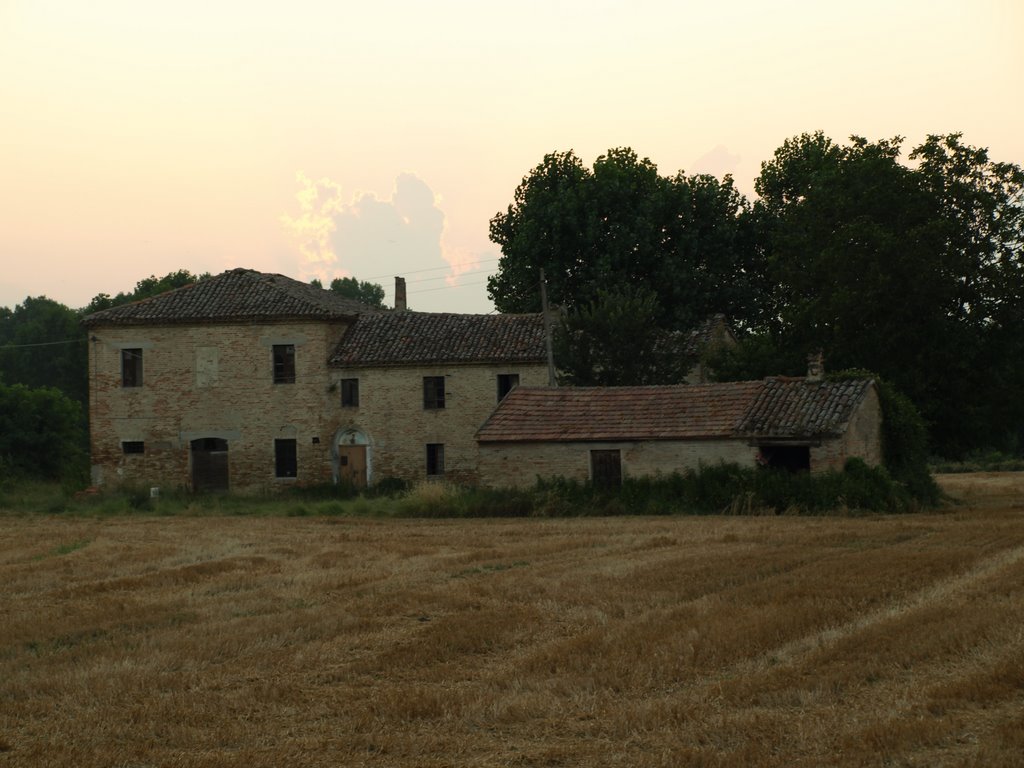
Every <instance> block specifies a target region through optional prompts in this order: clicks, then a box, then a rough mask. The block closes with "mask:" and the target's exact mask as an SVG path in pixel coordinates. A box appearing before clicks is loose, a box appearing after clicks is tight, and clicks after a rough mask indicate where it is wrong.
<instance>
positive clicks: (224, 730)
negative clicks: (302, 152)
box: [0, 475, 1024, 766]
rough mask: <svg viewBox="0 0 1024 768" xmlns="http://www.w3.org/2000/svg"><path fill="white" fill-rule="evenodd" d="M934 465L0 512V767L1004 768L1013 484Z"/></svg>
mask: <svg viewBox="0 0 1024 768" xmlns="http://www.w3.org/2000/svg"><path fill="white" fill-rule="evenodd" d="M1018 478H1021V479H1018ZM942 482H943V486H944V489H945V490H946V491H947V492H949V493H950V494H952V495H953V496H959V497H960V498H961V499H963V502H962V503H961V504H960V505H959V506H957V507H955V508H954V509H952V510H951V511H950V510H947V511H945V512H943V513H941V514H915V515H899V516H864V517H856V518H855V517H843V516H836V517H809V518H808V517H791V516H766V517H765V516H762V517H722V516H704V517H616V518H608V517H592V518H591V517H585V518H572V519H536V518H533V519H489V520H458V519H444V520H436V519H405V518H380V517H369V518H360V517H339V516H331V515H323V514H319V513H317V512H316V510H317V509H318V507H317V506H316V505H317V504H319V503H321V502H316V501H313V500H303V501H301V502H300V501H295V500H291V501H289V502H282V503H285V504H291V505H292V506H302V507H304V508H306V509H307V511H309V512H310V514H308V515H298V514H296V515H295V516H294V517H288V516H286V515H284V514H274V515H263V514H259V515H251V514H242V510H241V509H240V508H235V507H233V506H232V505H233V504H235V502H228V501H227V500H224V501H223V504H224V506H223V507H218V510H217V512H216V513H213V512H210V511H207V512H205V513H197V514H188V515H174V516H164V515H161V514H159V509H158V508H157V509H155V510H153V511H150V512H135V513H133V514H131V515H128V514H114V515H70V516H69V515H50V514H21V515H5V516H4V517H3V519H2V524H3V526H4V536H3V537H0V579H2V581H3V584H4V600H3V602H2V603H0V612H2V620H0V766H8V765H10V766H23V765H24V766H28V765H33V766H34V765H122V766H127V765H132V766H155V765H177V766H263V765H303V766H333V765H367V766H462V765H465V766H623V765H629V766H678V765H683V766H685V765H706V766H748V765H758V766H790V765H795V766H820V765H851V766H860V765H930V766H931V765H936V766H941V765H979V766H980V765H985V766H1000V765H1002V766H1011V765H1019V764H1020V762H1019V758H1020V754H1021V749H1022V748H1024V737H1022V736H1021V734H1022V733H1024V718H1022V715H1021V712H1022V711H1024V676H1022V674H1021V669H1024V663H1022V660H1024V636H1022V635H1021V632H1020V627H1021V626H1022V622H1024V516H1022V514H1021V510H1022V509H1024V476H1021V475H1011V476H995V475H991V476H984V477H978V478H973V479H972V478H971V477H970V476H967V475H958V476H955V477H951V478H943V479H942ZM421 501H422V500H421ZM163 502H164V499H161V500H160V502H159V503H158V505H157V506H158V507H159V504H162V503H163ZM322 503H324V504H330V503H338V502H331V501H324V502H322ZM424 503H426V502H424ZM286 509H287V507H286ZM236 512H238V513H239V514H235V513H236ZM62 551H63V553H62Z"/></svg>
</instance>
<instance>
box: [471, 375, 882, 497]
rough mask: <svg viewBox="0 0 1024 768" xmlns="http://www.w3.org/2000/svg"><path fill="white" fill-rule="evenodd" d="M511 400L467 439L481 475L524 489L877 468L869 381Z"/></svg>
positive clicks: (526, 394) (568, 393)
mask: <svg viewBox="0 0 1024 768" xmlns="http://www.w3.org/2000/svg"><path fill="white" fill-rule="evenodd" d="M816 379H817V377H815V376H810V377H808V378H806V379H805V378H781V377H776V378H768V379H765V380H763V381H744V382H731V383H720V384H698V385H679V386H660V387H612V388H582V387H581V388H562V389H547V388H525V387H523V388H519V389H517V390H515V391H514V392H512V393H510V394H509V396H508V397H507V398H506V399H505V400H503V401H502V402H501V403H500V404H499V405H498V407H497V408H496V409H495V411H494V413H493V414H491V417H490V418H489V419H488V420H487V422H486V423H485V424H484V425H483V426H482V427H481V428H480V430H479V431H478V432H477V435H476V438H477V441H478V443H479V444H480V475H481V478H483V480H484V482H486V483H488V484H490V485H518V486H526V485H531V484H533V483H534V482H535V480H536V479H537V477H550V476H561V477H566V478H572V479H576V480H581V481H587V480H593V481H594V482H596V483H605V484H612V485H614V484H618V483H619V482H620V481H621V478H622V477H623V475H634V476H641V475H655V474H658V473H671V472H674V471H681V470H685V469H688V468H692V469H696V468H698V467H699V466H700V465H701V464H712V463H717V462H719V461H725V462H735V463H737V464H740V465H748V466H756V465H769V466H777V467H784V468H787V469H807V470H810V471H812V472H820V471H824V470H827V469H841V468H842V466H843V464H844V463H845V462H846V460H847V459H848V458H850V457H852V456H856V457H859V458H862V459H864V460H865V461H866V462H868V463H869V464H872V465H877V464H879V463H881V460H882V455H881V440H880V424H881V415H880V409H879V403H878V392H877V388H876V386H875V384H874V382H873V381H871V380H868V379H854V380H843V381H822V380H820V379H817V380H816Z"/></svg>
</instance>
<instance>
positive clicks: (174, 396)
mask: <svg viewBox="0 0 1024 768" xmlns="http://www.w3.org/2000/svg"><path fill="white" fill-rule="evenodd" d="M344 328H345V326H344V324H343V323H321V322H317V323H301V322H299V323H279V324H258V323H256V324H248V325H209V326H155V327H117V328H114V327H110V328H93V329H91V332H90V338H91V339H93V341H91V342H90V345H89V374H90V406H89V412H90V426H91V436H90V440H91V451H92V464H93V478H94V482H97V483H101V484H104V485H118V484H122V483H129V484H139V485H149V486H153V485H156V486H164V487H169V488H187V487H189V486H190V483H191V477H190V454H189V446H190V442H191V440H193V439H196V438H203V437H218V438H222V439H226V440H227V441H228V467H229V477H230V486H231V488H232V490H242V491H256V490H265V489H273V488H277V487H282V486H287V485H290V484H294V483H296V482H298V483H316V482H323V481H329V480H330V478H331V469H332V463H331V451H330V442H329V441H330V437H331V434H332V433H331V431H330V426H328V424H327V421H328V418H327V414H328V412H329V410H330V409H331V406H333V405H335V403H334V397H333V395H332V394H331V393H330V392H329V391H328V387H329V384H330V382H329V377H328V371H327V368H326V364H325V361H326V360H327V356H328V354H329V352H330V351H331V349H332V348H333V347H334V345H335V344H336V343H337V341H338V340H339V339H340V337H341V335H342V333H343V331H344ZM273 344H295V345H296V347H295V348H296V354H295V369H296V371H295V372H296V380H295V383H294V384H274V383H273V365H272V345H273ZM124 348H140V349H142V353H143V385H142V386H141V387H123V386H122V385H121V350H122V349H124ZM275 438H294V439H295V440H296V445H297V468H298V476H297V477H296V478H295V479H287V480H286V479H278V478H276V477H275V463H274V440H275ZM314 438H319V443H318V444H317V443H314ZM122 441H144V443H145V452H144V453H142V454H125V453H124V452H123V450H122Z"/></svg>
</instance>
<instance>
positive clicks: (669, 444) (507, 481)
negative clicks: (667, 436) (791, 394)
mask: <svg viewBox="0 0 1024 768" xmlns="http://www.w3.org/2000/svg"><path fill="white" fill-rule="evenodd" d="M592 450H619V451H620V452H621V454H620V455H621V463H622V474H623V476H624V477H629V476H632V477H642V476H646V475H655V474H658V473H662V474H671V473H672V472H683V471H685V470H687V469H697V468H698V467H699V466H700V465H701V464H717V463H719V462H723V461H724V462H730V463H736V464H740V465H742V466H750V467H752V466H754V465H755V457H756V455H757V448H756V447H754V446H751V445H748V444H747V441H745V440H693V441H673V440H651V441H647V442H607V443H483V444H481V445H480V482H481V484H483V485H489V486H493V487H528V486H531V485H533V484H534V483H535V482H536V480H537V478H538V477H545V478H546V477H565V478H569V479H572V480H578V481H581V482H585V481H587V480H589V479H590V451H592Z"/></svg>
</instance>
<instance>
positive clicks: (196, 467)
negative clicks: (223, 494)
mask: <svg viewBox="0 0 1024 768" xmlns="http://www.w3.org/2000/svg"><path fill="white" fill-rule="evenodd" d="M191 448H192V490H193V491H196V492H197V493H202V492H206V491H226V490H228V441H227V440H222V439H220V438H216V437H204V438H200V439H199V440H193V441H192V444H191Z"/></svg>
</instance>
